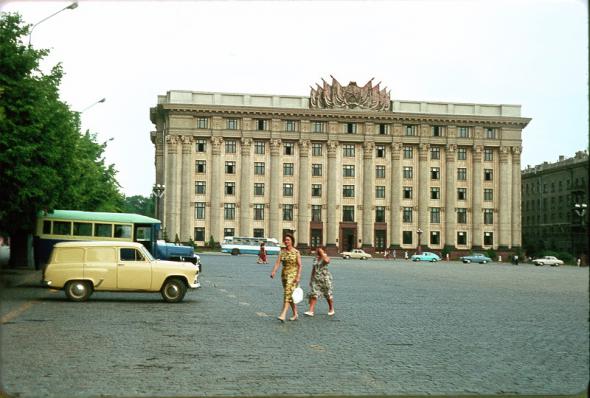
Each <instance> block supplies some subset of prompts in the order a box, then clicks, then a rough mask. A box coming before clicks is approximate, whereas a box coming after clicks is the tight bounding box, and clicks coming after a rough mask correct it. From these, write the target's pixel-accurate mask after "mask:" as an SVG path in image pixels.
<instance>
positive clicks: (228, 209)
mask: <svg viewBox="0 0 590 398" xmlns="http://www.w3.org/2000/svg"><path fill="white" fill-rule="evenodd" d="M223 218H224V219H226V220H234V219H235V218H236V204H235V203H224V204H223Z"/></svg>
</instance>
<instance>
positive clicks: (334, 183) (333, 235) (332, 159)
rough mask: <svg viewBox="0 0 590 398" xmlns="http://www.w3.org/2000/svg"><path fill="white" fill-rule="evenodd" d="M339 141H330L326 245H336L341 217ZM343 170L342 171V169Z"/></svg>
mask: <svg viewBox="0 0 590 398" xmlns="http://www.w3.org/2000/svg"><path fill="white" fill-rule="evenodd" d="M337 149H338V141H328V189H327V191H328V195H327V200H326V204H327V206H328V225H327V226H326V232H327V233H326V238H327V239H326V246H332V247H333V248H334V247H336V246H337V245H336V239H338V227H339V222H338V220H339V217H338V209H337V208H336V206H337V204H338V203H339V200H338V167H337V166H336V151H337ZM340 172H342V171H340Z"/></svg>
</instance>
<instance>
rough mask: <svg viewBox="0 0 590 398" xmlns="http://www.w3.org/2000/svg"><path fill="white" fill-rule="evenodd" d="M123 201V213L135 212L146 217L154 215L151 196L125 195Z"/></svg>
mask: <svg viewBox="0 0 590 398" xmlns="http://www.w3.org/2000/svg"><path fill="white" fill-rule="evenodd" d="M124 202H125V203H124V205H123V211H124V212H125V213H137V214H143V215H144V216H148V217H155V214H154V211H155V209H154V199H153V198H149V197H145V196H141V195H134V196H126V197H125V199H124Z"/></svg>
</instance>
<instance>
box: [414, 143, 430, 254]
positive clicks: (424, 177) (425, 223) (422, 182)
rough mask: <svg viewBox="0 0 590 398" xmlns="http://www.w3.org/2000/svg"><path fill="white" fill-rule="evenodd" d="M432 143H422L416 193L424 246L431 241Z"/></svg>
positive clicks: (419, 225) (419, 226)
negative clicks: (430, 159) (430, 158)
mask: <svg viewBox="0 0 590 398" xmlns="http://www.w3.org/2000/svg"><path fill="white" fill-rule="evenodd" d="M429 153H430V145H428V144H420V148H419V155H418V156H419V159H418V169H419V172H418V185H417V191H418V192H416V194H417V195H418V228H420V229H421V230H422V231H423V233H422V240H421V245H422V246H426V247H427V246H428V244H429V243H430V240H429V238H430V209H429V207H428V202H429V200H430V191H429V187H430V183H429V182H430V173H429V171H430V168H429V167H428V155H429Z"/></svg>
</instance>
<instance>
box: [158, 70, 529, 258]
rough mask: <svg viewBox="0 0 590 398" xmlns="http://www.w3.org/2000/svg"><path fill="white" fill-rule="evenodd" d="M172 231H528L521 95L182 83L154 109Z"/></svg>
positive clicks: (313, 242)
mask: <svg viewBox="0 0 590 398" xmlns="http://www.w3.org/2000/svg"><path fill="white" fill-rule="evenodd" d="M150 118H151V121H152V122H153V123H154V125H155V131H152V132H151V139H152V142H153V143H154V145H155V166H156V183H158V184H164V185H165V186H166V189H165V193H164V195H163V197H162V200H161V201H160V209H159V214H160V215H161V218H162V221H163V225H164V228H166V231H167V235H168V237H169V238H170V239H173V238H174V237H175V236H176V234H177V235H178V237H179V238H180V240H182V241H186V240H188V239H189V238H192V239H194V240H195V241H197V242H198V243H200V244H203V243H205V242H207V241H209V239H210V237H211V236H212V237H213V239H214V240H215V241H216V242H219V241H221V240H222V239H223V237H224V236H260V237H262V236H264V237H273V238H277V239H281V238H282V235H283V234H284V233H286V232H287V231H289V232H292V233H294V235H295V238H296V241H297V245H298V246H299V247H309V246H312V247H313V246H317V245H320V244H322V245H326V246H328V248H329V250H330V252H332V253H333V252H335V251H336V250H339V251H341V250H346V249H350V248H353V247H363V248H365V249H367V250H371V251H372V250H380V249H383V248H385V247H394V248H397V249H401V250H415V249H416V248H417V246H418V245H421V247H422V248H425V247H429V248H431V249H433V250H441V249H442V248H443V247H444V246H445V245H449V246H451V247H453V248H454V249H456V250H470V249H482V248H484V249H485V248H494V249H506V250H507V249H511V248H515V247H520V245H521V207H520V206H521V199H520V192H521V190H520V179H521V173H520V153H521V143H522V140H521V135H522V130H523V129H524V128H525V127H526V125H527V124H528V123H529V122H530V120H531V119H529V118H524V117H521V115H520V106H519V105H488V104H469V103H441V102H425V101H400V100H391V99H390V93H389V92H388V91H387V90H386V89H380V88H379V84H377V85H376V86H373V85H372V81H369V82H368V83H367V84H365V85H364V86H362V87H361V86H358V85H357V84H356V83H354V82H350V83H349V84H348V85H347V86H342V85H341V84H340V83H338V81H337V80H336V79H334V78H332V83H331V84H328V83H327V82H325V81H324V82H323V86H319V85H317V86H316V88H312V90H311V93H310V96H308V97H298V96H285V95H259V94H234V93H213V92H191V91H169V92H168V93H167V94H166V95H162V96H158V104H157V105H156V106H155V107H153V108H151V109H150Z"/></svg>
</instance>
